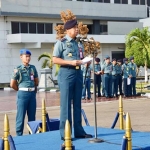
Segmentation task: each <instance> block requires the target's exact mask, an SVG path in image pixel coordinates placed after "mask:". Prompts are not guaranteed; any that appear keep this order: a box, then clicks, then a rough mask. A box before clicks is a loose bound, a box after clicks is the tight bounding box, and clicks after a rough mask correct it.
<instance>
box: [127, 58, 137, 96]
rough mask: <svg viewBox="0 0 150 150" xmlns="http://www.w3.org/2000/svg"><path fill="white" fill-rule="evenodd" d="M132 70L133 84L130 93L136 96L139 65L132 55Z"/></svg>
mask: <svg viewBox="0 0 150 150" xmlns="http://www.w3.org/2000/svg"><path fill="white" fill-rule="evenodd" d="M129 66H130V70H131V76H132V77H131V86H130V88H131V89H130V95H131V96H132V95H133V96H136V73H137V66H136V64H135V63H134V57H133V56H131V57H130V63H129Z"/></svg>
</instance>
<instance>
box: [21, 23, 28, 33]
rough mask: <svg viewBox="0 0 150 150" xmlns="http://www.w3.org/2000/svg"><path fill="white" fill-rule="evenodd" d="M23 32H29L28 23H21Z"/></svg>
mask: <svg viewBox="0 0 150 150" xmlns="http://www.w3.org/2000/svg"><path fill="white" fill-rule="evenodd" d="M20 28H21V33H28V23H23V22H21V23H20Z"/></svg>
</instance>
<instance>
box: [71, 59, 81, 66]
mask: <svg viewBox="0 0 150 150" xmlns="http://www.w3.org/2000/svg"><path fill="white" fill-rule="evenodd" d="M81 64H82V60H73V61H71V65H72V66H80V65H81Z"/></svg>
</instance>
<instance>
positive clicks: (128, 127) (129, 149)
mask: <svg viewBox="0 0 150 150" xmlns="http://www.w3.org/2000/svg"><path fill="white" fill-rule="evenodd" d="M126 138H127V140H128V141H127V150H132V138H131V120H130V115H129V113H127V115H126Z"/></svg>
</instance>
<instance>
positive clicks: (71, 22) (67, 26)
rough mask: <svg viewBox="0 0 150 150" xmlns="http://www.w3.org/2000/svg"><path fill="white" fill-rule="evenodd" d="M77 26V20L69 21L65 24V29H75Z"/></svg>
mask: <svg viewBox="0 0 150 150" xmlns="http://www.w3.org/2000/svg"><path fill="white" fill-rule="evenodd" d="M75 25H77V20H76V19H73V20H69V21H67V22H66V23H65V24H64V29H65V30H67V29H71V28H73V27H74V26H75Z"/></svg>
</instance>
